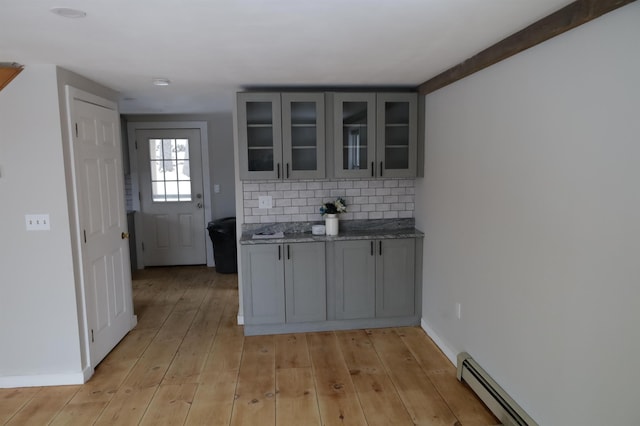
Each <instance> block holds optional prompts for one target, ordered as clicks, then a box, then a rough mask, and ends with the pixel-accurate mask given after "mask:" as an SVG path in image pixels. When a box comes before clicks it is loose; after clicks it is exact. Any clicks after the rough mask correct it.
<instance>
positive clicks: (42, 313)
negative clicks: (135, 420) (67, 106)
mask: <svg viewBox="0 0 640 426" xmlns="http://www.w3.org/2000/svg"><path fill="white" fill-rule="evenodd" d="M56 79H57V75H56V68H55V66H53V65H32V66H27V67H26V68H25V69H24V71H22V73H21V74H20V75H19V76H18V77H17V78H16V79H15V80H13V81H12V82H11V83H10V84H9V85H8V86H7V87H6V88H4V89H3V90H2V92H0V200H2V201H0V218H2V220H0V271H1V272H0V342H1V348H2V349H0V385H2V384H3V383H8V382H10V381H11V377H12V376H20V377H24V376H38V375H47V376H52V375H54V376H55V375H63V376H64V375H66V374H69V373H71V374H77V373H80V372H81V360H80V341H79V336H78V318H77V311H76V298H75V288H74V284H75V281H74V274H73V261H72V249H71V240H70V231H69V217H68V210H67V190H66V184H65V169H64V161H63V147H62V136H61V132H62V129H61V124H60V110H59V105H58V86H57V80H56ZM30 213H48V214H49V215H50V218H51V231H48V232H27V231H26V230H25V219H24V216H25V214H30ZM3 379H4V380H3Z"/></svg>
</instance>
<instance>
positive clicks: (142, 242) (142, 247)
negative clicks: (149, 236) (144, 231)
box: [142, 241, 144, 251]
mask: <svg viewBox="0 0 640 426" xmlns="http://www.w3.org/2000/svg"><path fill="white" fill-rule="evenodd" d="M142 251H144V241H143V242H142Z"/></svg>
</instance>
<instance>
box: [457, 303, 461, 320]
mask: <svg viewBox="0 0 640 426" xmlns="http://www.w3.org/2000/svg"><path fill="white" fill-rule="evenodd" d="M456 318H458V319H460V318H462V305H460V304H459V303H456Z"/></svg>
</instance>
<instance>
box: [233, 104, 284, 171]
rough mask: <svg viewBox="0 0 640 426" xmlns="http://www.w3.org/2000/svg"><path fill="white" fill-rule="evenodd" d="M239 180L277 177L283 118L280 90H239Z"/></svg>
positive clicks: (280, 155)
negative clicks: (278, 91) (258, 91)
mask: <svg viewBox="0 0 640 426" xmlns="http://www.w3.org/2000/svg"><path fill="white" fill-rule="evenodd" d="M237 108H238V149H239V152H238V153H239V160H240V179H245V180H248V179H279V178H280V176H281V168H282V164H281V163H282V120H281V106H280V94H279V93H251V92H243V93H238V105H237Z"/></svg>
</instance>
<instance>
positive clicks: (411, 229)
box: [240, 220, 424, 245]
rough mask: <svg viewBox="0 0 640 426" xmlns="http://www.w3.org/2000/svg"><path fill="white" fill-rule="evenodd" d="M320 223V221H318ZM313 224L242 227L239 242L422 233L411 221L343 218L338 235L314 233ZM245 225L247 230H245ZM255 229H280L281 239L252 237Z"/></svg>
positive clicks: (293, 240) (256, 231) (277, 230)
mask: <svg viewBox="0 0 640 426" xmlns="http://www.w3.org/2000/svg"><path fill="white" fill-rule="evenodd" d="M318 224H320V223H318ZM311 225H313V224H312V223H309V224H307V223H305V224H302V223H301V222H295V223H294V224H290V225H289V224H272V225H263V226H259V227H258V226H250V227H245V228H244V230H243V233H242V238H241V239H240V244H242V245H252V244H280V243H306V242H314V241H317V242H323V241H325V242H326V241H347V240H379V239H393V238H422V237H424V233H423V232H421V231H419V230H417V229H416V228H415V226H414V221H413V220H362V221H356V220H353V221H342V222H340V230H339V232H338V235H335V236H328V235H313V234H312V233H311ZM247 228H248V229H247ZM258 232H262V233H265V232H283V233H284V236H283V237H282V238H260V239H254V238H253V235H254V233H258Z"/></svg>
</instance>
